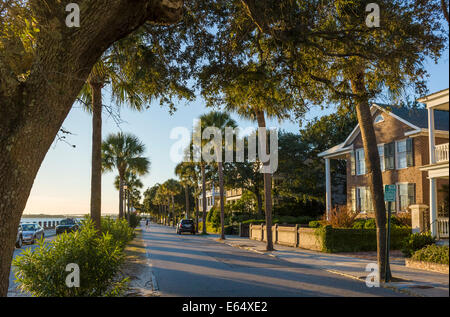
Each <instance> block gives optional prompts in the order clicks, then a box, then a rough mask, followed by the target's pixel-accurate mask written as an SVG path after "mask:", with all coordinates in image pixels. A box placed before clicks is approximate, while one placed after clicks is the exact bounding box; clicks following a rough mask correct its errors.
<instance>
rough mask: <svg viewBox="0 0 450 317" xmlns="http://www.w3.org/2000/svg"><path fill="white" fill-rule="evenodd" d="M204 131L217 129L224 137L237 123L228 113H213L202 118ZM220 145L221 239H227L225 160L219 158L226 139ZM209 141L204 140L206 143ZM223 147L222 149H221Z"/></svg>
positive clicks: (215, 151)
mask: <svg viewBox="0 0 450 317" xmlns="http://www.w3.org/2000/svg"><path fill="white" fill-rule="evenodd" d="M200 120H201V128H202V131H203V129H205V128H206V127H216V128H218V129H220V131H222V136H224V135H225V128H227V127H230V128H233V129H234V128H235V127H236V121H234V120H233V119H232V118H231V117H230V115H229V114H228V113H226V112H220V111H211V112H209V113H206V114H204V115H202V116H201V117H200ZM221 139H222V140H221V143H220V144H215V149H214V153H215V154H216V161H217V165H218V174H219V195H220V227H221V231H220V239H222V240H224V239H225V210H224V208H225V198H224V196H225V195H224V184H223V158H222V157H220V156H219V154H220V153H222V148H223V146H224V141H223V140H224V137H222V138H221ZM208 141H209V140H202V142H204V143H206V142H208ZM219 147H222V148H219Z"/></svg>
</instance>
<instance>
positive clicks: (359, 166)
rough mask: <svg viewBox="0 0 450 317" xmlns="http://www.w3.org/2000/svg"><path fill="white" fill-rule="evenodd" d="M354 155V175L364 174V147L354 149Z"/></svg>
mask: <svg viewBox="0 0 450 317" xmlns="http://www.w3.org/2000/svg"><path fill="white" fill-rule="evenodd" d="M355 154H356V155H355V156H356V175H364V174H366V161H365V160H364V149H358V150H356V151H355Z"/></svg>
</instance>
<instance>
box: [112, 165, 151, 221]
mask: <svg viewBox="0 0 450 317" xmlns="http://www.w3.org/2000/svg"><path fill="white" fill-rule="evenodd" d="M123 185H127V192H128V208H127V209H128V211H129V210H130V207H136V206H137V204H138V203H139V201H140V191H139V189H141V188H142V187H144V184H142V182H141V180H140V179H139V178H138V177H137V175H136V174H135V173H134V172H130V171H127V172H125V177H124V181H123ZM114 187H116V189H117V190H120V177H119V176H116V178H115V180H114ZM128 211H127V212H126V213H125V214H126V215H127V219H128V220H129V216H130V215H129V212H128Z"/></svg>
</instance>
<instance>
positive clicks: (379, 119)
mask: <svg viewBox="0 0 450 317" xmlns="http://www.w3.org/2000/svg"><path fill="white" fill-rule="evenodd" d="M383 121H384V118H383V116H382V115H381V114H380V115H378V116H377V117H376V118H375V123H379V122H383Z"/></svg>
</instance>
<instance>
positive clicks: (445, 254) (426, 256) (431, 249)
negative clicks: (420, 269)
mask: <svg viewBox="0 0 450 317" xmlns="http://www.w3.org/2000/svg"><path fill="white" fill-rule="evenodd" d="M412 259H413V260H416V261H424V262H432V263H439V264H447V265H448V264H449V248H448V246H447V245H446V246H439V245H435V244H431V245H428V246H426V247H425V248H422V249H420V250H417V251H416V252H414V254H413V255H412Z"/></svg>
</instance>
